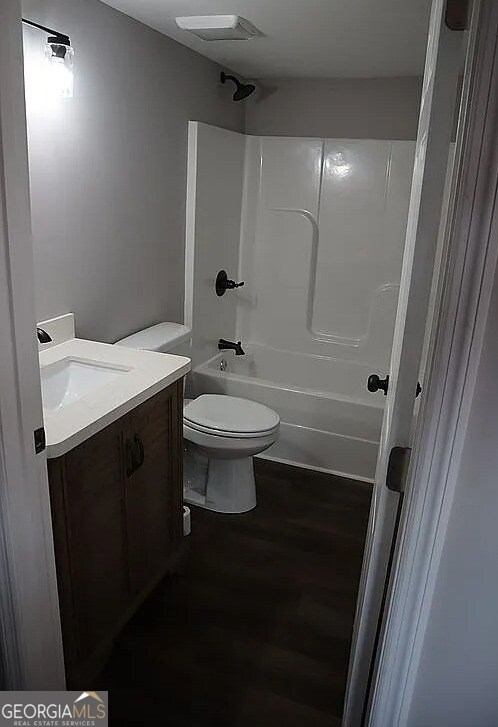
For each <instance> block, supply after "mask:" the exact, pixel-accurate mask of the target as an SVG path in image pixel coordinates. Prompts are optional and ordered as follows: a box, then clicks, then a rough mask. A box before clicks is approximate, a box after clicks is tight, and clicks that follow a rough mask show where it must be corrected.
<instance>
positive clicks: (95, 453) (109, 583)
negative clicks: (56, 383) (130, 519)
mask: <svg viewBox="0 0 498 727" xmlns="http://www.w3.org/2000/svg"><path fill="white" fill-rule="evenodd" d="M57 463H59V467H60V469H61V472H62V477H61V478H60V479H61V480H62V483H63V484H62V496H63V499H64V510H65V530H66V533H65V535H66V541H67V545H66V547H67V556H68V557H67V560H66V562H65V563H63V562H61V563H60V567H59V569H58V570H59V579H60V580H65V579H67V578H68V573H67V566H69V569H70V584H71V595H72V616H73V618H72V619H71V620H72V622H73V623H72V627H73V628H74V629H75V630H76V642H77V645H78V655H79V659H80V660H81V659H85V657H87V656H90V655H91V654H92V653H93V652H94V650H95V649H96V647H98V646H99V644H100V643H101V642H102V640H104V639H105V637H106V636H107V635H108V633H109V632H110V631H111V630H112V628H113V627H114V626H115V624H116V623H117V622H118V621H119V619H120V618H121V617H122V615H123V614H124V613H125V611H126V609H127V608H128V606H129V604H130V601H131V594H130V585H129V581H128V569H127V561H126V558H127V556H126V517H125V508H124V471H123V435H122V422H116V424H112V425H111V426H109V427H107V428H106V429H104V430H103V431H102V432H99V433H98V434H96V435H95V436H94V437H92V438H91V439H89V440H88V441H87V442H84V443H83V444H81V445H80V446H78V447H76V448H75V449H74V450H72V451H71V452H69V453H68V454H67V455H65V457H62V458H61V459H60V460H57V461H56V463H55V465H52V467H51V469H52V471H53V468H54V467H57ZM51 479H52V478H51ZM54 484H55V486H57V485H56V480H55V479H54ZM56 528H57V522H54V529H56ZM58 551H59V553H60V551H61V548H58ZM58 560H59V559H58ZM58 566H59V563H58ZM64 610H65V609H64ZM65 641H66V639H65Z"/></svg>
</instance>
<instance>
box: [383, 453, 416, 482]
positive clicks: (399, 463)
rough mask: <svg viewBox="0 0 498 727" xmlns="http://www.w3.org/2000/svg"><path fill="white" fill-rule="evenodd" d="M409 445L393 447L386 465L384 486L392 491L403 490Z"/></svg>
mask: <svg viewBox="0 0 498 727" xmlns="http://www.w3.org/2000/svg"><path fill="white" fill-rule="evenodd" d="M411 453H412V450H411V447H393V448H392V449H391V453H390V455H389V463H388V465H387V477H386V486H387V488H388V490H391V491H392V492H404V491H405V484H406V475H407V473H408V465H409V464H410V455H411Z"/></svg>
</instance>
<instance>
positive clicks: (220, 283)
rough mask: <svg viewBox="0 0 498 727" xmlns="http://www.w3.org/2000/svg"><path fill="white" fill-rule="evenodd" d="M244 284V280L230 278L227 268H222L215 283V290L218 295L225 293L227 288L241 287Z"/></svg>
mask: <svg viewBox="0 0 498 727" xmlns="http://www.w3.org/2000/svg"><path fill="white" fill-rule="evenodd" d="M243 285H244V283H243V282H241V283H236V282H235V280H229V279H228V275H227V271H226V270H220V272H219V273H218V275H217V276H216V284H215V290H216V295H219V296H221V295H225V293H226V292H227V290H233V289H234V288H241V287H242V286H243Z"/></svg>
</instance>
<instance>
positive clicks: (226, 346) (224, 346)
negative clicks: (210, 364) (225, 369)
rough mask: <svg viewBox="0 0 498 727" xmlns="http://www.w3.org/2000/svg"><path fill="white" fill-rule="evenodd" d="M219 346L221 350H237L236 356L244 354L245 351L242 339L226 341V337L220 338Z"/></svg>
mask: <svg viewBox="0 0 498 727" xmlns="http://www.w3.org/2000/svg"><path fill="white" fill-rule="evenodd" d="M218 348H219V350H220V351H227V350H232V351H235V355H236V356H244V355H245V351H244V349H243V348H242V341H238V343H234V341H226V340H225V339H224V338H220V340H219V341H218Z"/></svg>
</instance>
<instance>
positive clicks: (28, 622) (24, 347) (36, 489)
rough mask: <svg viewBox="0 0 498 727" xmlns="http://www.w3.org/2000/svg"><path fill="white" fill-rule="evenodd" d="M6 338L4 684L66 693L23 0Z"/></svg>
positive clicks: (5, 117) (1, 207)
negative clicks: (41, 450) (36, 274)
mask: <svg viewBox="0 0 498 727" xmlns="http://www.w3.org/2000/svg"><path fill="white" fill-rule="evenodd" d="M0 340H1V346H0V460H1V464H2V466H1V470H0V529H1V532H2V543H1V546H3V549H2V554H1V555H2V557H1V558H0V569H1V572H0V578H1V580H2V588H1V593H2V602H1V605H2V612H1V614H0V619H1V626H2V634H1V637H2V644H1V650H2V651H3V652H4V653H7V655H8V658H7V659H6V663H5V668H6V674H5V681H4V684H3V685H2V686H3V687H4V688H6V689H12V688H15V689H63V688H64V684H65V681H64V666H63V656H62V639H61V632H60V621H59V610H58V598H57V584H56V577H55V561H54V553H53V542H52V523H51V517H50V503H49V494H48V482H47V471H46V464H45V458H44V456H43V455H39V456H36V455H35V453H34V442H33V431H34V430H35V429H36V428H38V427H40V426H41V425H42V422H43V417H42V406H41V393H40V376H39V368H38V355H37V346H36V336H35V314H34V284H33V250H32V244H31V233H30V210H29V184H28V167H27V141H26V118H25V107H24V84H23V68H22V36H21V12H20V3H19V0H1V2H0ZM1 546H0V547H1Z"/></svg>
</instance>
